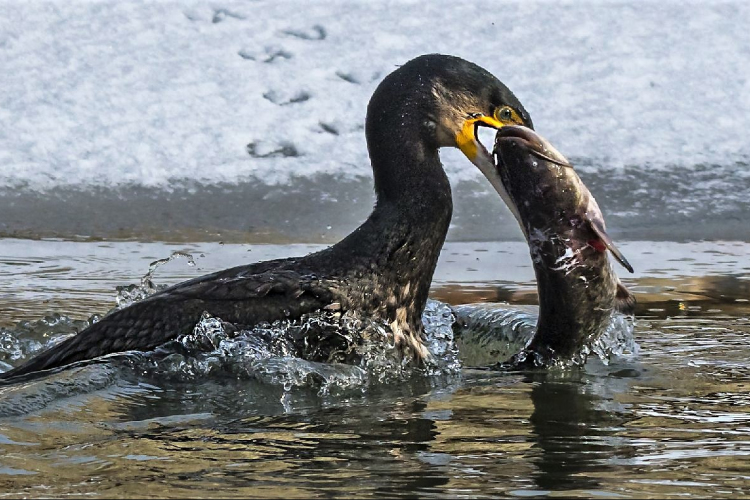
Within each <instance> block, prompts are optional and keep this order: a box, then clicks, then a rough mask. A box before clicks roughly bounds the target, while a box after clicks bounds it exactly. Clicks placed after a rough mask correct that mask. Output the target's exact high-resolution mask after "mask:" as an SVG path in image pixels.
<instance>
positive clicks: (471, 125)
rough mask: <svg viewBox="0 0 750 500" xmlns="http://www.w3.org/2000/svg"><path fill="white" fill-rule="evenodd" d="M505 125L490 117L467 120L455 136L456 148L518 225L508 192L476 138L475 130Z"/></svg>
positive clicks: (484, 149) (490, 159) (516, 211)
mask: <svg viewBox="0 0 750 500" xmlns="http://www.w3.org/2000/svg"><path fill="white" fill-rule="evenodd" d="M505 125H506V124H505V123H503V122H501V121H499V120H496V119H495V118H492V117H490V116H484V115H482V116H478V117H475V118H469V119H468V120H466V121H465V122H464V125H463V127H462V128H461V131H460V132H458V133H457V134H456V146H458V149H460V150H461V151H462V152H463V154H465V155H466V157H467V158H468V159H469V160H470V161H471V163H473V164H474V165H476V166H477V168H479V170H480V171H481V172H482V173H483V174H484V176H485V177H486V178H487V180H488V181H490V184H492V187H494V188H495V191H497V193H498V194H499V195H500V197H501V198H502V199H503V201H505V204H506V205H507V206H508V208H509V209H510V211H511V212H513V215H514V216H515V217H516V219H518V221H519V223H520V221H521V217H520V215H519V214H518V210H516V208H515V205H514V204H513V201H512V200H511V198H510V196H509V195H508V192H507V191H506V190H505V186H503V182H502V180H501V179H500V174H498V173H497V169H496V168H495V160H494V159H493V158H492V155H491V154H490V153H489V151H487V149H486V148H485V147H484V146H483V145H482V143H481V142H479V139H478V138H477V129H478V128H479V127H492V128H494V129H499V128H500V127H503V126H505ZM521 226H522V227H523V224H521Z"/></svg>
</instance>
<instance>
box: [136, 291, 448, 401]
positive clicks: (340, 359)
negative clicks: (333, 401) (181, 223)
mask: <svg viewBox="0 0 750 500" xmlns="http://www.w3.org/2000/svg"><path fill="white" fill-rule="evenodd" d="M424 319H425V326H426V328H425V338H424V341H425V345H426V346H427V349H428V352H429V353H430V357H429V359H428V360H427V361H426V362H425V363H423V364H417V363H416V362H415V361H413V360H412V359H411V358H408V357H402V356H401V354H400V352H399V351H398V350H397V349H396V348H395V345H394V343H393V338H392V335H391V333H390V329H389V327H388V325H386V324H385V323H380V322H378V321H375V320H373V319H370V318H361V317H358V316H357V315H355V314H352V313H345V314H340V313H332V312H316V313H313V314H308V315H305V316H303V317H302V318H300V319H298V320H279V321H275V322H273V323H263V324H259V325H257V326H255V327H253V328H251V329H248V330H239V331H238V330H237V329H236V327H235V326H234V325H232V324H231V323H226V322H224V321H222V320H221V319H220V318H215V317H212V316H210V315H208V314H206V313H204V315H203V318H202V319H201V321H200V322H199V323H198V324H197V325H196V327H195V329H194V330H193V332H192V333H190V334H189V335H184V336H181V337H179V338H178V339H176V340H175V341H173V342H170V343H168V344H165V345H164V346H162V347H161V348H159V349H157V351H155V352H154V353H152V354H145V355H142V356H138V357H137V358H136V357H131V358H130V363H132V364H133V365H134V367H135V368H136V369H138V370H140V371H142V372H144V373H146V374H148V375H149V376H158V377H168V378H173V379H178V380H181V381H194V380H201V379H204V378H205V377H208V376H217V377H222V376H223V377H227V376H230V377H236V378H241V379H251V380H256V381H260V382H263V383H265V384H269V385H274V386H281V387H283V389H284V390H285V391H290V390H292V389H295V388H302V387H307V388H316V389H317V390H318V393H319V394H321V395H324V394H329V393H330V392H332V391H337V390H344V389H361V390H364V389H366V388H367V387H368V386H370V385H373V384H387V383H396V382H399V381H404V380H408V379H410V378H412V377H423V378H432V377H435V378H439V377H445V376H454V375H457V374H458V373H460V369H461V363H460V361H459V359H458V349H457V347H456V345H455V343H454V341H453V330H452V323H453V316H452V313H451V310H450V308H449V307H448V306H446V305H445V304H441V303H439V302H431V303H430V304H428V307H427V308H426V310H425V314H424Z"/></svg>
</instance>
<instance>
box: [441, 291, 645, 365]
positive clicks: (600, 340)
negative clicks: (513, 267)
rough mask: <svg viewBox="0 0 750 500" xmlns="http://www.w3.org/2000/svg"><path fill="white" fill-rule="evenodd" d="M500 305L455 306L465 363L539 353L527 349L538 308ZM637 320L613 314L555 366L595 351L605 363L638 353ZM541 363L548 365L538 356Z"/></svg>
mask: <svg viewBox="0 0 750 500" xmlns="http://www.w3.org/2000/svg"><path fill="white" fill-rule="evenodd" d="M508 307H509V306H499V305H497V304H468V305H462V306H456V307H455V308H454V309H453V312H454V313H455V315H456V318H457V321H456V325H455V327H454V328H455V330H456V333H457V340H456V341H457V343H458V347H459V349H460V352H461V360H462V361H463V363H464V365H465V366H489V365H494V364H496V363H503V362H506V361H508V360H509V359H510V358H511V357H513V356H514V355H516V354H519V353H520V355H519V357H518V358H517V359H516V361H518V362H523V361H524V360H525V359H526V358H525V357H523V358H521V357H522V356H529V355H532V356H534V355H536V353H534V352H529V351H525V350H524V349H525V347H526V346H527V345H528V343H529V342H530V341H531V339H532V337H533V336H534V332H535V330H536V323H537V319H538V308H537V307H529V306H516V305H514V306H512V309H511V308H508ZM634 326H635V321H634V318H633V317H632V316H626V315H623V314H619V313H614V314H612V317H611V318H610V320H609V323H608V325H607V327H606V329H605V330H604V331H603V332H602V334H601V335H599V336H598V337H596V338H594V339H592V340H591V341H589V342H587V343H585V344H584V345H582V346H581V347H580V349H579V350H578V352H577V353H576V354H575V355H574V356H572V357H571V358H570V359H562V360H555V361H554V362H553V363H552V366H555V367H559V368H568V367H571V366H583V365H584V364H586V361H587V360H588V358H589V356H590V355H592V354H594V355H596V356H597V357H598V358H599V359H600V360H601V361H602V363H604V364H605V365H606V364H609V363H610V361H612V360H613V359H615V358H618V357H627V356H632V355H637V354H638V352H639V347H638V344H637V343H636V341H635V337H634V335H633V332H634ZM539 359H540V361H539V362H534V364H535V365H538V366H549V363H547V362H546V361H544V360H542V358H539Z"/></svg>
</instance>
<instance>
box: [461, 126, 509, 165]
mask: <svg viewBox="0 0 750 500" xmlns="http://www.w3.org/2000/svg"><path fill="white" fill-rule="evenodd" d="M503 125H504V124H503V123H502V122H500V121H498V120H496V119H494V118H492V117H490V116H484V115H481V116H478V117H476V118H469V119H468V120H466V121H465V122H464V125H463V127H462V128H461V130H460V131H459V132H458V133H457V134H456V146H458V149H460V150H461V151H462V152H463V154H465V155H466V157H467V158H468V159H469V161H471V162H472V163H473V164H475V165H477V161H482V160H478V156H479V155H482V154H483V155H484V156H486V157H487V159H489V160H490V161H491V158H490V154H489V153H488V152H487V150H486V149H485V148H484V146H482V143H480V142H479V139H478V138H477V129H478V128H479V127H490V128H495V129H498V128H500V127H502V126H503ZM477 166H479V165H477Z"/></svg>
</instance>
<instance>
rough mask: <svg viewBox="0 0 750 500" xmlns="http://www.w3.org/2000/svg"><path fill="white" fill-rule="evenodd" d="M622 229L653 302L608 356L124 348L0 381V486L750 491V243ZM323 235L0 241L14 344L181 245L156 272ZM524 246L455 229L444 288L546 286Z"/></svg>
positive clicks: (462, 297) (444, 294) (40, 334)
mask: <svg viewBox="0 0 750 500" xmlns="http://www.w3.org/2000/svg"><path fill="white" fill-rule="evenodd" d="M620 247H621V249H622V250H623V252H624V253H625V255H627V256H628V258H629V259H630V260H631V262H632V264H633V266H634V267H635V268H636V269H637V274H635V275H633V276H632V277H630V276H623V278H624V280H625V282H626V284H627V285H628V286H629V287H630V288H631V289H632V290H633V291H635V292H636V293H637V295H638V299H639V301H640V302H639V306H638V312H637V320H636V324H635V330H634V332H633V336H634V340H635V341H636V342H637V344H638V345H637V347H634V348H632V349H630V350H626V352H625V353H623V354H622V355H620V356H613V357H611V358H610V359H608V360H606V361H607V362H604V361H602V360H600V359H599V358H597V357H595V356H594V357H591V358H590V359H589V362H588V363H587V364H586V366H585V367H584V368H583V369H553V370H551V371H548V372H544V373H521V372H511V373H501V372H492V371H486V370H480V369H475V368H467V366H469V365H471V360H466V359H464V360H463V362H464V368H463V369H461V370H453V371H451V370H445V371H443V372H440V373H433V374H432V375H419V374H416V375H413V376H409V377H405V378H402V379H397V380H390V381H387V382H386V383H378V382H377V381H376V380H372V379H369V380H368V381H366V382H364V383H362V382H358V383H351V384H349V383H347V384H339V385H338V386H331V387H329V390H325V391H322V390H321V386H320V384H317V385H316V384H315V383H307V382H303V383H300V384H296V385H295V384H284V383H274V382H273V381H271V380H262V379H258V378H252V377H250V378H248V377H247V376H243V375H241V374H240V375H237V374H224V375H220V374H214V375H211V376H203V375H202V374H201V373H200V372H193V373H191V372H190V371H189V370H187V369H185V368H183V369H182V371H181V369H176V370H175V369H171V368H170V369H169V370H166V371H165V370H162V371H158V370H157V371H149V369H145V370H144V369H143V368H144V365H142V364H138V361H137V360H136V361H133V360H132V359H131V360H125V361H122V360H121V361H116V360H110V362H106V363H100V364H95V365H89V366H82V367H76V368H73V369H70V370H66V371H63V372H61V373H59V374H56V375H53V376H51V377H48V378H47V379H43V380H41V381H36V382H30V383H27V384H21V385H20V386H13V387H4V388H1V389H0V412H2V413H3V415H5V416H4V417H2V418H0V448H1V449H2V452H0V457H1V458H0V485H1V486H0V495H2V496H7V497H22V496H52V497H62V496H68V495H75V496H83V495H86V496H94V497H109V496H117V497H138V496H142V495H143V494H144V492H145V491H147V492H148V494H149V495H150V496H155V497H165V498H166V497H170V498H178V497H188V496H196V495H199V496H202V497H226V496H235V497H264V496H283V497H286V498H291V497H320V496H335V497H344V496H346V497H374V496H384V495H385V496H405V497H407V496H414V495H423V496H428V497H439V498H454V497H472V498H476V497H491V496H498V495H501V496H537V495H538V496H574V497H582V496H585V497H590V496H603V497H626V498H635V497H637V498H644V497H660V498H661V497H670V498H678V497H679V498H685V497H688V498H691V497H696V498H701V497H706V496H711V497H731V498H740V497H748V496H750V465H749V464H750V460H748V455H750V411H748V408H750V406H749V405H750V370H748V368H747V359H748V355H749V354H750V349H748V347H747V345H748V340H750V307H749V305H748V298H750V293H749V290H750V259H748V256H750V252H749V250H750V246H749V245H748V244H746V243H739V242H704V243H684V244H678V243H653V242H623V243H621V244H620ZM317 248H318V247H317V246H314V245H229V244H226V245H221V244H218V243H201V244H175V245H170V244H162V243H135V242H114V243H98V242H86V243H82V242H69V241H36V242H30V241H27V240H0V275H1V276H2V278H3V279H2V280H1V281H0V310H2V316H1V318H0V319H1V321H2V326H3V328H4V329H3V330H2V331H0V333H1V334H2V341H3V345H2V348H3V349H4V350H3V351H2V352H4V353H6V354H5V355H6V359H5V361H7V362H10V363H12V364H15V363H17V362H18V360H13V359H9V357H12V352H21V353H22V352H23V349H21V350H20V351H13V350H12V349H8V347H9V344H8V342H9V341H12V340H13V339H17V338H18V337H23V338H28V339H30V338H35V339H37V340H38V342H39V343H40V344H43V343H44V342H46V341H48V340H49V338H50V336H55V335H57V334H59V333H62V332H64V331H72V330H73V329H75V328H76V327H80V325H81V324H80V323H76V322H79V321H83V320H86V319H87V318H88V317H89V316H90V315H91V314H92V313H104V312H106V311H107V310H108V309H110V308H111V307H113V306H114V305H115V301H114V297H115V286H126V285H129V284H133V283H138V282H139V279H140V278H141V276H143V274H144V273H145V271H146V270H148V266H149V264H150V263H151V262H152V261H154V260H156V259H160V258H164V257H168V256H169V255H170V254H171V253H172V252H175V251H181V252H187V253H189V254H190V255H192V257H193V259H194V262H195V265H194V266H191V265H189V259H187V258H185V257H177V258H175V259H173V260H172V261H171V262H169V263H166V264H164V265H162V266H160V267H158V268H157V269H156V270H155V271H154V274H153V278H152V279H153V281H154V282H155V283H173V282H177V281H180V280H183V279H186V278H189V277H192V276H196V275H199V274H203V273H206V272H210V271H212V270H215V269H218V268H223V267H228V266H231V265H235V264H239V263H242V262H248V261H256V260H263V259H268V258H272V257H277V256H287V255H301V254H304V253H307V252H309V251H311V250H315V249H317ZM526 252H527V249H526V247H525V245H523V244H522V243H513V242H511V243H449V244H448V245H446V247H445V248H444V250H443V253H442V255H441V260H440V264H439V268H438V271H437V273H436V279H435V283H434V287H433V293H432V295H433V297H434V298H437V299H439V300H441V301H444V302H448V303H452V304H461V303H470V302H484V303H487V302H493V303H494V302H497V303H498V306H497V307H504V308H506V309H507V308H508V307H509V306H508V303H510V307H516V308H519V309H520V308H523V307H526V306H527V305H528V304H533V303H534V302H535V295H534V287H533V271H532V269H531V267H530V264H529V259H528V255H527V253H526ZM435 307H436V306H433V309H432V313H433V316H431V318H432V320H434V321H435V322H436V324H441V322H442V321H444V316H441V315H440V309H439V306H437V307H438V309H435ZM519 314H520V313H519ZM45 317H46V318H47V319H44V318H45ZM519 317H520V316H519ZM19 321H20V322H21V323H20V324H19V323H18V322H19ZM525 321H527V323H528V324H529V325H530V324H531V323H533V316H528V317H527V319H526V320H525ZM500 328H501V329H502V326H500ZM11 343H12V342H11ZM22 347H23V348H24V349H25V348H28V347H29V345H25V346H22ZM32 348H33V346H32ZM21 355H23V354H21ZM172 368H174V367H172Z"/></svg>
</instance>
